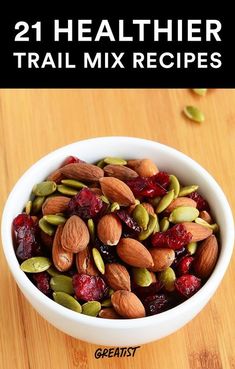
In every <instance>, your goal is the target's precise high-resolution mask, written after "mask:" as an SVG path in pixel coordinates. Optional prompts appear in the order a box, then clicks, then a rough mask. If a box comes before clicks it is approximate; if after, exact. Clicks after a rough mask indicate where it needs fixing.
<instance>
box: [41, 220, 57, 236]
mask: <svg viewBox="0 0 235 369" xmlns="http://www.w3.org/2000/svg"><path fill="white" fill-rule="evenodd" d="M38 225H39V228H40V229H41V230H42V231H43V232H44V233H46V234H48V235H49V236H53V234H54V233H55V227H53V226H52V225H51V224H49V223H47V221H46V220H45V219H44V218H41V219H40V220H39V223H38Z"/></svg>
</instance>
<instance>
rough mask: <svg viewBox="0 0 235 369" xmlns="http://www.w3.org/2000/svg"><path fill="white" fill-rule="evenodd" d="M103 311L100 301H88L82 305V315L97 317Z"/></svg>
mask: <svg viewBox="0 0 235 369" xmlns="http://www.w3.org/2000/svg"><path fill="white" fill-rule="evenodd" d="M100 310H101V304H100V302H98V301H88V302H86V303H85V304H83V305H82V314H84V315H89V316H97V315H98V314H99V312H100Z"/></svg>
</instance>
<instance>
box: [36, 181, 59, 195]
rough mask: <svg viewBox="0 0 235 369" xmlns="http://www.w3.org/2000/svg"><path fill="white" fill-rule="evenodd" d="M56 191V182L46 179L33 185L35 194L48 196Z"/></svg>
mask: <svg viewBox="0 0 235 369" xmlns="http://www.w3.org/2000/svg"><path fill="white" fill-rule="evenodd" d="M55 191H56V183H55V182H53V181H44V182H41V183H37V184H36V185H34V186H33V189H32V192H33V194H34V195H35V196H48V195H51V194H52V193H53V192H55Z"/></svg>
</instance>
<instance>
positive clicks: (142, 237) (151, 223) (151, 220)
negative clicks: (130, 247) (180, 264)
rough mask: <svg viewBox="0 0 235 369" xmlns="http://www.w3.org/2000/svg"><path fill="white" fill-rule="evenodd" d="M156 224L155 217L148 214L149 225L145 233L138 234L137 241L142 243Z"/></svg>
mask: <svg viewBox="0 0 235 369" xmlns="http://www.w3.org/2000/svg"><path fill="white" fill-rule="evenodd" d="M156 224H157V217H156V215H155V216H154V215H152V214H149V224H148V227H147V229H146V230H145V231H142V232H140V234H139V240H140V241H144V240H146V239H147V238H148V237H149V236H151V234H152V233H153V231H154V229H155V227H156Z"/></svg>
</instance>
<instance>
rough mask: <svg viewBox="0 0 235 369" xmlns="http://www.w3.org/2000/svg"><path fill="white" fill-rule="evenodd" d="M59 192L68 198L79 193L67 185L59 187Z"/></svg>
mask: <svg viewBox="0 0 235 369" xmlns="http://www.w3.org/2000/svg"><path fill="white" fill-rule="evenodd" d="M57 190H58V191H59V192H60V193H62V194H63V195H67V196H75V195H77V193H78V191H77V190H75V189H74V188H72V187H69V186H65V185H58V186H57Z"/></svg>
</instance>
